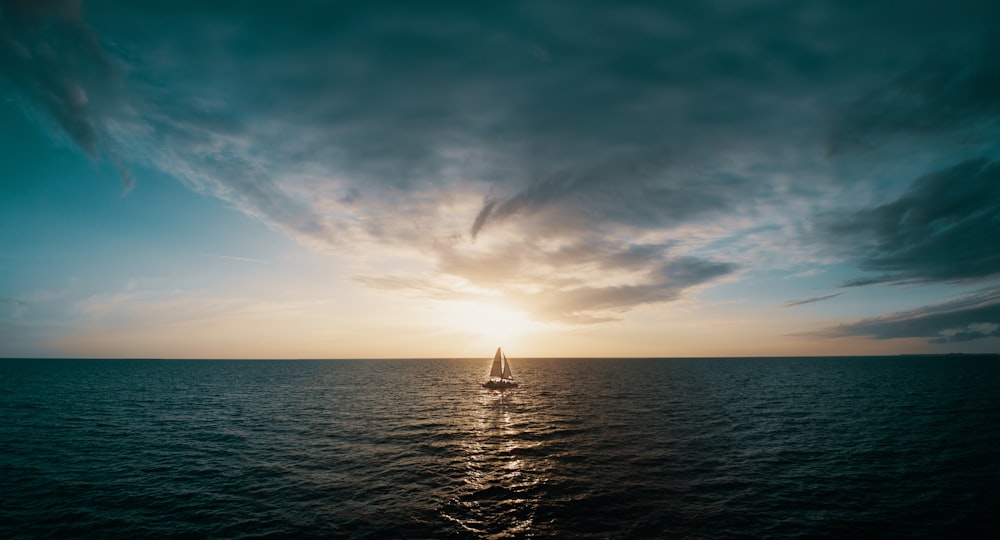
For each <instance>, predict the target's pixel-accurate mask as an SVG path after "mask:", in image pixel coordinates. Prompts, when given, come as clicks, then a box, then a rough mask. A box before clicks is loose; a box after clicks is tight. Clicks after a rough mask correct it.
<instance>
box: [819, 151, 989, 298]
mask: <svg viewBox="0 0 1000 540" xmlns="http://www.w3.org/2000/svg"><path fill="white" fill-rule="evenodd" d="M998 215H1000V163H998V162H996V161H986V160H982V159H976V160H968V161H964V162H962V163H959V164H957V165H954V166H951V167H948V168H945V169H942V170H939V171H936V172H934V173H931V174H928V175H926V176H923V177H921V178H919V179H917V180H916V181H915V182H914V183H913V184H912V186H911V187H910V189H909V190H908V191H907V192H906V193H905V194H903V195H902V196H901V197H899V198H898V199H896V200H895V201H892V202H890V203H887V204H883V205H880V206H877V207H875V208H871V209H866V210H860V211H856V212H850V213H838V214H831V215H826V216H824V217H823V218H822V219H820V222H819V231H820V237H821V238H822V239H823V240H824V241H825V242H826V243H828V244H829V245H832V246H834V247H836V248H837V249H839V250H840V251H842V252H843V253H845V254H847V255H849V256H852V257H856V258H858V259H859V261H860V262H859V266H860V267H861V269H863V270H865V271H869V272H878V273H879V274H878V275H877V276H870V277H864V278H859V279H856V280H853V281H850V282H848V283H846V285H847V286H861V285H871V284H876V283H891V282H894V283H904V282H940V281H972V280H980V279H985V278H989V277H991V276H995V275H997V274H998V273H1000V252H998V251H997V249H996V245H997V242H996V239H997V238H1000V220H998V219H997V216H998Z"/></svg>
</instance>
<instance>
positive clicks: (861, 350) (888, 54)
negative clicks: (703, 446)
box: [0, 0, 1000, 358]
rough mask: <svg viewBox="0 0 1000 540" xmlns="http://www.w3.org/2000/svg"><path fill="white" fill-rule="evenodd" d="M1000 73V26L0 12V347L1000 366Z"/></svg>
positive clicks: (556, 5) (794, 17)
mask: <svg viewBox="0 0 1000 540" xmlns="http://www.w3.org/2000/svg"><path fill="white" fill-rule="evenodd" d="M480 4H482V5H480ZM998 51H1000V3H997V2H993V1H989V2H971V1H970V2H918V1H914V2H905V3H900V2H843V1H830V2H803V1H798V0H795V1H758V2H749V1H739V2H736V1H733V2H723V1H714V2H713V1H702V0H698V1H690V2H687V1H681V2H649V3H641V2H576V1H574V2H561V1H560V2H557V1H551V2H550V1H523V2H518V1H510V2H495V3H489V4H486V3H469V2H448V3H445V2H398V3H397V2H299V1H288V2H256V3H253V2H176V1H169V2H167V1H142V2H112V1H86V0H84V1H82V2H76V1H69V0H66V1H63V0H45V1H37V0H2V1H0V89H2V94H0V96H2V100H0V356H5V357H20V356H27V357H35V356H39V357H46V356H69V357H185V358H189V357H199V358H201V357H203V358H220V357H221V358H229V357H250V358H345V357H353V358H358V357H362V358H368V357H375V358H379V357H442V356H443V357H479V356H481V357H484V358H485V357H488V356H492V353H493V350H494V349H495V347H496V346H497V345H503V346H504V348H505V350H507V351H508V355H509V356H511V357H519V356H522V357H523V356H762V355H852V354H896V353H943V352H997V351H1000V161H998V158H1000V54H998Z"/></svg>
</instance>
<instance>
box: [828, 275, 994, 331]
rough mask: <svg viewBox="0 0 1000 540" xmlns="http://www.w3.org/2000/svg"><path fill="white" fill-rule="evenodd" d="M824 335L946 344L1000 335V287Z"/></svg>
mask: <svg viewBox="0 0 1000 540" xmlns="http://www.w3.org/2000/svg"><path fill="white" fill-rule="evenodd" d="M816 335H819V336H822V337H846V336H865V337H872V338H875V339H897V338H924V339H926V340H927V341H928V342H929V343H934V344H944V343H956V342H963V341H971V340H975V339H984V338H988V337H1000V288H991V289H983V290H980V291H977V292H975V293H972V294H968V295H965V296H962V297H960V298H956V299H953V300H950V301H947V302H943V303H940V304H935V305H931V306H925V307H921V308H917V309H914V310H910V311H901V312H897V313H890V314H887V315H883V316H881V317H874V318H869V319H861V320H857V321H854V322H851V323H847V324H843V325H840V326H836V327H831V328H827V329H826V330H824V331H822V332H819V333H818V334H816Z"/></svg>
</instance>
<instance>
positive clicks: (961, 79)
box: [829, 43, 1000, 154]
mask: <svg viewBox="0 0 1000 540" xmlns="http://www.w3.org/2000/svg"><path fill="white" fill-rule="evenodd" d="M998 45H1000V43H992V44H990V43H987V44H985V45H984V47H983V49H982V51H984V52H985V51H989V50H995V49H996V47H997V46H998ZM998 86H1000V61H998V59H997V58H996V55H994V54H990V53H985V54H983V55H982V56H981V57H974V58H971V59H970V58H961V59H956V58H929V59H927V60H925V61H923V62H921V63H920V64H919V65H917V66H914V67H912V68H910V69H909V70H907V71H904V72H903V73H900V74H899V75H897V76H895V77H894V78H893V79H892V80H891V81H889V82H888V83H887V84H885V85H884V86H882V87H880V88H877V89H875V90H873V91H871V92H870V93H868V94H866V95H864V96H862V97H860V98H858V99H857V100H855V101H854V102H853V103H851V104H850V105H849V106H848V107H846V109H845V110H844V114H843V116H841V117H840V119H839V120H838V122H837V123H836V125H835V126H834V127H833V130H832V131H831V134H830V138H829V151H830V153H831V154H837V153H840V152H843V151H848V150H864V149H872V148H875V147H876V146H878V145H879V144H881V143H882V142H884V141H885V140H886V139H888V138H890V137H892V136H898V135H911V136H931V135H942V134H950V133H953V132H954V131H956V130H958V129H962V128H972V130H971V133H973V134H974V135H973V136H974V137H976V138H978V139H992V138H995V136H996V133H997V128H1000V93H998V92H996V88H997V87H998ZM964 131H965V134H966V135H965V136H968V134H969V133H970V130H964Z"/></svg>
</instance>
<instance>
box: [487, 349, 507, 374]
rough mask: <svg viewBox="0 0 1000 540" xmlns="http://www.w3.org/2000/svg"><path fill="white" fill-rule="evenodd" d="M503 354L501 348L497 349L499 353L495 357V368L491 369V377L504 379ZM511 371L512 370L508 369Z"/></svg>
mask: <svg viewBox="0 0 1000 540" xmlns="http://www.w3.org/2000/svg"><path fill="white" fill-rule="evenodd" d="M503 363H504V362H503V353H502V352H501V351H500V347H497V353H496V355H494V356H493V367H491V368H490V377H504V376H505V375H504V370H503ZM507 371H508V372H509V371H510V368H509V367H508V368H507Z"/></svg>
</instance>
